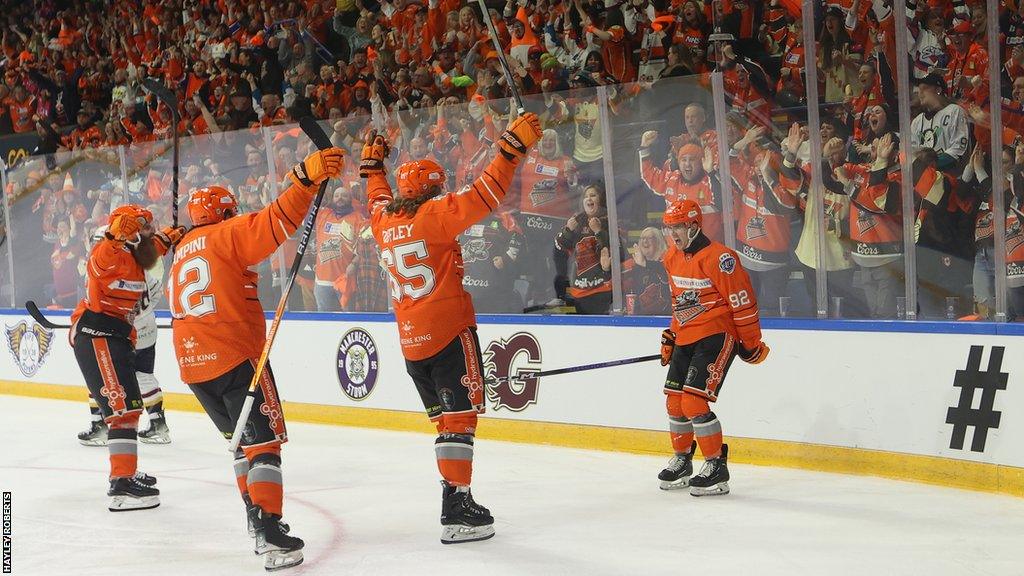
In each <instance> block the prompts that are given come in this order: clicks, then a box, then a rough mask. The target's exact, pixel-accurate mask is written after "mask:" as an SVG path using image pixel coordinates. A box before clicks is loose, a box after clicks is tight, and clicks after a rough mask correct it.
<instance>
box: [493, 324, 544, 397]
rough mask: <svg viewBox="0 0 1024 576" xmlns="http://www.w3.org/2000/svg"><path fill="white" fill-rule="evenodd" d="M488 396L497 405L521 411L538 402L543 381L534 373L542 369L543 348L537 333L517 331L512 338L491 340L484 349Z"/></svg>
mask: <svg viewBox="0 0 1024 576" xmlns="http://www.w3.org/2000/svg"><path fill="white" fill-rule="evenodd" d="M483 357H484V375H485V377H486V378H485V382H486V385H487V397H488V398H489V399H490V400H491V402H493V403H494V409H495V410H499V409H501V408H506V409H508V410H511V411H512V412H521V411H522V410H525V409H526V407H527V406H529V405H530V404H535V403H536V402H537V393H538V392H539V383H538V381H537V378H534V377H532V376H531V374H534V373H536V372H538V371H540V362H541V350H540V343H539V342H537V337H536V336H534V335H533V334H530V333H529V332H517V333H515V334H513V335H512V337H511V338H509V339H507V340H506V339H504V338H501V339H498V340H495V341H492V342H490V343H489V344H488V345H487V347H486V348H484V351H483Z"/></svg>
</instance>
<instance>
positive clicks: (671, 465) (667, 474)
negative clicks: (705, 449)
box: [658, 442, 697, 490]
mask: <svg viewBox="0 0 1024 576" xmlns="http://www.w3.org/2000/svg"><path fill="white" fill-rule="evenodd" d="M696 449H697V443H696V442H694V443H693V444H691V445H690V451H689V452H687V453H686V454H676V455H675V456H673V457H672V459H671V460H669V461H668V465H667V466H665V469H664V470H662V471H661V473H660V474H658V480H661V489H662V490H679V489H680V488H686V487H687V486H689V485H690V476H692V475H693V453H694V451H695V450H696Z"/></svg>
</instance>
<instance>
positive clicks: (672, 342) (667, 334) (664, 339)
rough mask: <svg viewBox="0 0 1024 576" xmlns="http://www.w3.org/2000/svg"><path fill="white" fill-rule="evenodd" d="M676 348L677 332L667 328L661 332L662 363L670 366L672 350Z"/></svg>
mask: <svg viewBox="0 0 1024 576" xmlns="http://www.w3.org/2000/svg"><path fill="white" fill-rule="evenodd" d="M675 348H676V333H675V332H673V331H672V330H670V329H668V328H665V330H664V331H663V332H662V333H661V365H662V366H668V364H669V362H671V361H672V351H673V350H675Z"/></svg>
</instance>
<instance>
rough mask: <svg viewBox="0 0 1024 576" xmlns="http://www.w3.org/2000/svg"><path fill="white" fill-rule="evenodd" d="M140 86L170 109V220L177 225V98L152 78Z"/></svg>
mask: <svg viewBox="0 0 1024 576" xmlns="http://www.w3.org/2000/svg"><path fill="white" fill-rule="evenodd" d="M142 87H143V89H145V90H146V91H148V92H150V93H151V94H153V95H154V96H156V97H157V99H158V100H160V101H162V102H163V103H164V105H165V106H167V107H168V108H170V109H171V124H172V127H171V130H172V136H171V139H172V141H173V146H174V155H173V157H172V158H173V162H174V166H173V168H172V172H171V173H172V175H173V176H172V178H171V222H172V224H173V225H174V227H175V228H177V227H178V98H177V97H176V96H175V95H174V93H172V92H171V91H170V90H168V89H167V87H166V86H164V85H163V84H161V83H160V82H159V81H157V80H155V79H153V78H146V79H145V80H143V81H142Z"/></svg>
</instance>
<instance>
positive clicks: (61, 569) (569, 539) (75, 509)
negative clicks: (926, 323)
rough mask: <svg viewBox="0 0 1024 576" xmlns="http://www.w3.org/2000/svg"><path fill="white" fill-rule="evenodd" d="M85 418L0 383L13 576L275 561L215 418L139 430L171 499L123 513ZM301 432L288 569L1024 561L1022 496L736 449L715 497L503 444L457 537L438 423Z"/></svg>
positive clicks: (764, 567)
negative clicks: (727, 485) (860, 473)
mask: <svg viewBox="0 0 1024 576" xmlns="http://www.w3.org/2000/svg"><path fill="white" fill-rule="evenodd" d="M87 421H88V417H87V408H86V406H85V404H84V403H83V404H78V403H73V402H64V401H53V400H40V399H29V398H19V397H13V396H0V438H2V439H3V446H4V448H3V450H2V452H3V457H2V459H0V489H2V490H4V491H12V492H13V525H12V526H13V541H12V545H13V569H14V570H13V574H15V575H26V576H27V575H36V574H39V575H43V574H45V575H64V574H68V575H72V574H73V575H89V574H102V575H107V574H114V573H117V574H141V575H146V576H158V575H163V574H169V575H170V574H173V575H176V576H177V575H182V574H184V575H186V576H200V575H207V574H211V575H216V576H229V575H233V574H260V573H264V572H263V569H262V563H261V561H260V559H258V558H257V557H255V556H254V555H253V554H252V551H251V544H250V541H249V539H248V537H247V535H246V532H245V517H244V514H243V510H242V506H241V502H240V499H239V497H238V494H237V490H236V489H235V486H234V478H233V476H232V471H231V458H230V457H229V455H228V453H227V451H226V449H225V442H224V440H223V439H221V438H220V436H219V435H218V434H217V433H216V432H215V431H214V428H213V425H212V424H211V423H210V422H209V421H208V420H207V418H206V417H205V416H204V415H201V414H192V413H177V412H173V413H170V414H169V424H170V427H171V434H172V438H173V443H171V444H169V445H166V446H150V445H141V444H140V446H139V448H140V462H141V469H143V470H144V471H146V472H149V473H151V474H155V475H156V476H157V477H158V478H159V480H160V484H159V487H160V489H161V492H162V493H161V499H162V505H161V506H160V507H159V508H157V509H155V510H149V511H139V512H125V513H117V514H113V513H110V512H108V511H107V509H106V504H107V497H106V495H105V490H106V470H107V451H106V449H104V448H86V447H83V446H80V445H78V443H77V441H76V438H75V435H76V433H77V432H79V431H80V430H82V429H84V428H85V426H86V424H87ZM725 424H726V426H728V423H725ZM484 425H485V426H486V423H484ZM289 431H290V435H291V442H289V443H288V444H286V445H285V447H284V471H285V519H286V520H287V521H288V522H290V523H291V525H292V531H293V533H294V534H295V535H297V536H300V537H302V538H304V539H305V540H306V550H305V552H306V562H305V564H304V565H302V566H300V567H298V568H295V569H292V570H287V571H284V572H282V574H285V575H288V576H292V575H298V574H330V575H335V574H337V575H349V574H356V575H366V574H380V575H404V574H410V575H426V574H444V575H445V576H452V575H466V576H470V575H481V576H501V575H512V574H515V575H519V574H526V575H530V576H547V575H556V574H573V575H575V574H581V575H586V576H596V575H604V574H608V575H613V574H614V575H633V574H636V575H648V574H651V575H654V574H666V575H667V574H673V575H682V574H689V573H696V574H708V575H712V576H728V575H734V574H735V575H743V576H754V575H757V576H767V575H775V574H778V575H785V576H794V575H800V576H803V575H818V574H829V575H835V574H850V575H857V576H863V575H871V576H875V575H882V574H885V575H888V574H899V575H912V574H920V575H927V576H944V575H950V576H952V575H956V576H964V575H974V574H977V575H1020V574H1024V552H1022V550H1024V500H1021V499H1015V498H1012V497H1004V496H996V495H989V494H981V493H975V492H970V491H964V490H957V489H950V488H940V487H933V486H923V485H917V484H912V483H905V482H897V481H890V480H884V479H878V478H871V477H850V476H841V475H833V474H824V473H815V472H805V471H796V470H787V469H773V468H766V467H755V466H742V465H736V464H731V465H730V471H731V473H732V477H733V479H732V481H731V485H732V490H733V492H732V494H730V495H728V496H721V497H714V498H710V497H708V498H701V499H698V498H692V497H690V496H689V495H687V493H686V492H684V491H676V492H662V491H660V490H658V482H657V479H656V475H657V473H658V471H659V470H660V469H661V467H662V465H663V464H664V463H665V459H664V458H661V457H649V456H636V455H624V454H617V453H608V452H597V451H585V450H570V449H563V448H553V447H541V446H532V445H522V444H512V443H503V442H494V441H487V440H480V441H478V443H477V449H476V463H475V474H474V495H475V496H476V499H477V500H478V501H479V502H481V503H482V504H484V505H485V506H488V507H489V508H490V509H491V511H492V512H493V513H494V515H495V517H496V523H495V528H496V529H497V535H496V536H495V537H494V538H493V539H492V540H489V541H485V542H477V543H469V544H461V545H456V546H443V545H441V544H440V543H439V541H438V536H439V534H440V527H439V524H438V514H439V510H440V493H441V489H440V486H439V484H438V478H437V471H436V468H435V464H434V455H433V454H434V451H433V446H432V445H433V438H432V437H430V436H427V435H423V434H412V433H398V432H386V431H377V430H365V429H358V428H346V427H336V426H318V425H306V424H298V423H292V424H290V425H289ZM698 464H699V463H698Z"/></svg>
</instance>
